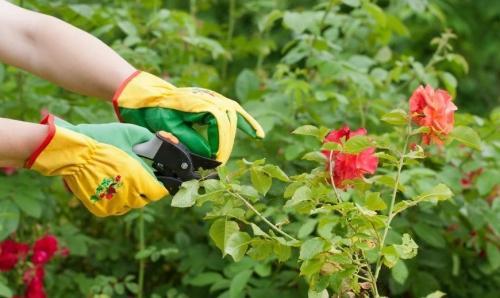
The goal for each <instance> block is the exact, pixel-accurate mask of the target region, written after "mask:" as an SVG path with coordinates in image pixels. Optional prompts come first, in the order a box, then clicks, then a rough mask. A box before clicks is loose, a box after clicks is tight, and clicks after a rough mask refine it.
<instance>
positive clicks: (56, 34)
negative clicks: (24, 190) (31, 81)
mask: <svg viewBox="0 0 500 298" xmlns="http://www.w3.org/2000/svg"><path fill="white" fill-rule="evenodd" d="M0 62H3V63H6V64H9V65H12V66H15V67H18V68H21V69H24V70H26V71H28V72H30V73H33V74H35V75H37V76H39V77H41V78H43V79H46V80H48V81H51V82H53V83H55V84H57V85H59V86H61V87H63V88H65V89H68V90H71V91H74V92H76V93H79V94H83V95H88V96H96V97H100V98H102V99H105V100H109V101H111V99H112V98H113V94H114V92H115V91H116V90H117V89H118V87H119V86H120V84H121V83H122V82H123V81H124V80H125V79H126V78H127V77H128V76H130V74H131V73H133V72H134V71H135V68H134V67H133V66H131V65H130V64H129V63H128V62H127V61H125V60H124V59H123V58H122V57H120V56H119V55H118V54H117V53H116V52H114V51H113V50H112V49H111V48H109V47H108V46H107V45H105V44H104V43H103V42H101V41H100V40H99V39H97V38H95V37H94V36H92V35H90V34H89V33H87V32H85V31H82V30H80V29H78V28H76V27H74V26H72V25H70V24H68V23H65V22H63V21H61V20H59V19H57V18H54V17H51V16H47V15H44V14H40V13H37V12H33V11H30V10H26V9H23V8H21V7H18V6H15V5H13V4H11V3H9V2H7V1H4V0H0ZM46 135H47V127H46V126H45V125H39V124H33V123H28V122H22V121H16V120H10V119H6V118H0V167H4V166H14V167H22V166H23V164H24V162H25V160H26V159H27V158H28V157H29V156H30V155H31V153H32V152H33V151H35V150H36V148H37V147H38V146H39V145H40V143H41V142H42V141H43V139H44V138H45V136H46Z"/></svg>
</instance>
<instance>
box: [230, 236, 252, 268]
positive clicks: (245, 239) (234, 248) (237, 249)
mask: <svg viewBox="0 0 500 298" xmlns="http://www.w3.org/2000/svg"><path fill="white" fill-rule="evenodd" d="M251 239H252V238H251V237H250V235H248V234H247V233H245V232H236V233H233V234H231V235H230V236H229V238H228V239H227V242H226V245H225V247H224V252H225V253H227V254H228V255H230V256H231V257H233V259H234V261H235V262H239V261H241V259H242V258H243V256H245V253H246V251H247V249H248V244H249V242H250V240H251Z"/></svg>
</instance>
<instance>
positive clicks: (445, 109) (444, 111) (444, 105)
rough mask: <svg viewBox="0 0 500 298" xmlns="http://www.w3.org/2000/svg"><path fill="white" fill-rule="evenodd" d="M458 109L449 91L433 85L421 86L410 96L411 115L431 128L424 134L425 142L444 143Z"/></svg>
mask: <svg viewBox="0 0 500 298" xmlns="http://www.w3.org/2000/svg"><path fill="white" fill-rule="evenodd" d="M456 110H457V107H456V106H455V104H454V103H453V102H452V101H451V96H450V94H448V92H446V91H444V90H441V89H436V90H434V89H432V87H431V86H428V85H427V86H425V88H424V87H422V86H419V87H418V88H417V89H416V90H415V91H414V92H413V94H412V96H411V97H410V116H411V118H412V120H413V122H415V123H416V124H418V125H419V126H424V127H428V128H429V132H428V133H426V134H424V135H423V137H422V141H423V143H424V144H427V145H428V144H430V143H431V142H432V143H435V144H439V145H442V144H443V140H444V137H446V136H447V135H448V134H449V133H450V132H451V131H452V129H453V123H454V113H455V111H456Z"/></svg>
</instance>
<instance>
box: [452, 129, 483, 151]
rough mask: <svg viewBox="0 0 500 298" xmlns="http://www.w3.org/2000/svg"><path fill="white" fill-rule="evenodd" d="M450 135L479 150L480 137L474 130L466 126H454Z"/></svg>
mask: <svg viewBox="0 0 500 298" xmlns="http://www.w3.org/2000/svg"><path fill="white" fill-rule="evenodd" d="M450 137H451V138H453V139H455V140H457V141H459V142H460V143H462V144H464V145H466V146H469V147H471V148H474V149H477V150H481V138H480V137H479V135H478V134H477V132H476V131H475V130H473V129H472V128H470V127H466V126H456V127H455V128H454V129H453V131H452V132H451V134H450Z"/></svg>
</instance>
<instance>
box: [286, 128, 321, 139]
mask: <svg viewBox="0 0 500 298" xmlns="http://www.w3.org/2000/svg"><path fill="white" fill-rule="evenodd" d="M318 132H319V128H318V127H316V126H314V125H303V126H300V127H298V128H296V129H295V130H294V131H292V133H293V134H296V135H303V136H314V137H316V136H317V135H318Z"/></svg>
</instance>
